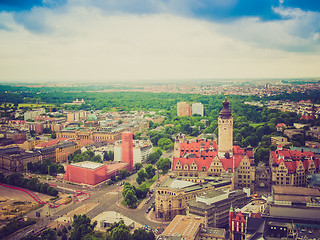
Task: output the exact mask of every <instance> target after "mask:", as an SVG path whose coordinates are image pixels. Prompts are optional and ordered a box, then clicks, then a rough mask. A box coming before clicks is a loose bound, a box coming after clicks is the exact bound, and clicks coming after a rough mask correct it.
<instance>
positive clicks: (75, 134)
mask: <svg viewBox="0 0 320 240" xmlns="http://www.w3.org/2000/svg"><path fill="white" fill-rule="evenodd" d="M57 138H74V139H90V140H93V141H94V142H107V143H114V142H115V141H117V140H120V138H121V133H120V132H116V131H114V132H110V131H93V130H83V129H70V130H69V129H63V130H61V131H60V132H57Z"/></svg>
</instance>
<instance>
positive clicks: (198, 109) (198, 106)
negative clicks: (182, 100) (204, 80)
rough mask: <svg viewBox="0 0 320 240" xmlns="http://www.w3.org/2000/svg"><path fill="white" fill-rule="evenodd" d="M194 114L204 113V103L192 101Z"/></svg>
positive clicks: (201, 114)
mask: <svg viewBox="0 0 320 240" xmlns="http://www.w3.org/2000/svg"><path fill="white" fill-rule="evenodd" d="M194 114H198V115H200V116H203V115H204V111H203V104H202V103H192V115H194Z"/></svg>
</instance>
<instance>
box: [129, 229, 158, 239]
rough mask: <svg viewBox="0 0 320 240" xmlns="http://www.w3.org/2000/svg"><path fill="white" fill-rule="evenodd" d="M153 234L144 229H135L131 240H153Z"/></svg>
mask: <svg viewBox="0 0 320 240" xmlns="http://www.w3.org/2000/svg"><path fill="white" fill-rule="evenodd" d="M155 239H156V238H155V236H154V234H153V232H151V231H150V232H149V231H146V230H145V229H142V228H138V229H135V230H134V232H133V234H132V240H155Z"/></svg>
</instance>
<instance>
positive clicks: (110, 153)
mask: <svg viewBox="0 0 320 240" xmlns="http://www.w3.org/2000/svg"><path fill="white" fill-rule="evenodd" d="M113 159H114V152H113V151H111V150H109V151H108V152H105V153H104V155H103V160H104V161H113Z"/></svg>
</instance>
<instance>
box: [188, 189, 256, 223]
mask: <svg viewBox="0 0 320 240" xmlns="http://www.w3.org/2000/svg"><path fill="white" fill-rule="evenodd" d="M249 196H250V189H248V188H244V189H243V190H235V191H229V189H226V190H224V191H222V190H218V191H216V190H212V191H207V192H206V193H204V194H202V195H199V196H196V198H195V199H192V200H191V201H188V203H187V215H188V214H191V215H196V216H200V217H203V218H204V226H205V227H219V228H220V227H223V228H224V227H227V226H228V222H229V210H230V206H231V205H232V206H233V207H236V208H239V207H242V206H244V204H245V203H247V202H248V201H249V199H250V197H249Z"/></svg>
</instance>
